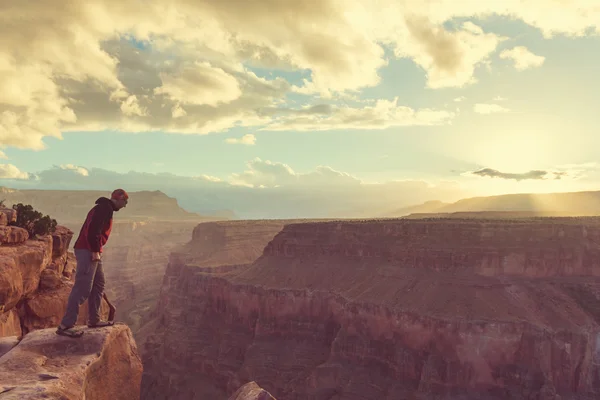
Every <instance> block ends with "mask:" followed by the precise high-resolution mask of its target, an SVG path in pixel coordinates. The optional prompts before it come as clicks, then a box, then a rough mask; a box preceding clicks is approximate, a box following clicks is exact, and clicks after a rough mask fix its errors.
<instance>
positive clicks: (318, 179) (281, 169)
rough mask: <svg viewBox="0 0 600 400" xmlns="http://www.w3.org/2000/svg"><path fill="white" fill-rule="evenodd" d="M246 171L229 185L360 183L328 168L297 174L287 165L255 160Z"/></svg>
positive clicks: (272, 185) (319, 167)
mask: <svg viewBox="0 0 600 400" xmlns="http://www.w3.org/2000/svg"><path fill="white" fill-rule="evenodd" d="M247 166H248V170H246V171H244V172H243V173H241V174H232V175H231V177H230V183H231V184H233V185H243V186H248V187H279V186H337V185H348V184H350V185H355V184H360V183H361V181H360V180H359V179H357V178H355V177H353V176H351V175H350V174H347V173H345V172H340V171H336V170H334V169H333V168H331V167H328V166H318V167H317V168H316V169H315V170H314V171H312V172H308V173H297V172H295V171H294V170H293V169H292V168H291V167H290V166H289V165H287V164H284V163H280V162H272V161H269V160H265V161H263V160H261V159H260V158H255V159H254V160H252V161H250V162H248V163H247Z"/></svg>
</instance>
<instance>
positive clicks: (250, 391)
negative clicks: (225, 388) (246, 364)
mask: <svg viewBox="0 0 600 400" xmlns="http://www.w3.org/2000/svg"><path fill="white" fill-rule="evenodd" d="M229 400H276V399H275V398H274V397H273V396H271V394H270V393H269V392H267V391H266V390H264V389H263V388H261V387H260V386H258V385H257V384H256V382H248V383H246V384H245V385H244V386H242V387H241V388H239V389H238V390H237V391H236V392H235V393H234V394H232V395H231V396H230V397H229Z"/></svg>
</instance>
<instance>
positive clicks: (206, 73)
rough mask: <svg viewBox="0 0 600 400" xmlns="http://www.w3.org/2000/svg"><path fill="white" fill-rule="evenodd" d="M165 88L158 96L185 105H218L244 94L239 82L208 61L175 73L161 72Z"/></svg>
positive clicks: (156, 92)
mask: <svg viewBox="0 0 600 400" xmlns="http://www.w3.org/2000/svg"><path fill="white" fill-rule="evenodd" d="M160 78H161V80H162V83H163V84H162V86H160V87H158V88H156V89H154V93H155V94H166V95H168V96H169V97H170V98H171V99H172V100H174V101H177V102H182V103H184V104H196V105H209V106H213V107H215V106H218V105H219V104H221V103H230V102H232V101H233V100H236V99H238V98H239V97H240V96H241V95H242V91H241V89H240V86H239V82H238V81H237V79H236V78H235V77H234V76H232V75H230V74H228V73H227V72H225V71H224V70H223V69H222V68H215V67H213V66H212V65H211V64H210V63H209V62H195V63H194V64H193V65H190V66H185V67H184V68H183V69H182V70H181V71H177V72H176V73H173V74H166V73H161V74H160Z"/></svg>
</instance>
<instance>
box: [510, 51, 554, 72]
mask: <svg viewBox="0 0 600 400" xmlns="http://www.w3.org/2000/svg"><path fill="white" fill-rule="evenodd" d="M500 58H502V59H505V60H506V59H509V60H512V61H513V62H514V65H515V68H516V69H518V70H519V71H524V70H526V69H529V68H536V67H541V66H542V64H544V61H545V60H546V57H543V56H538V55H535V54H533V53H532V52H531V51H529V50H528V49H527V48H526V47H524V46H517V47H513V48H512V49H510V50H503V51H502V52H501V53H500Z"/></svg>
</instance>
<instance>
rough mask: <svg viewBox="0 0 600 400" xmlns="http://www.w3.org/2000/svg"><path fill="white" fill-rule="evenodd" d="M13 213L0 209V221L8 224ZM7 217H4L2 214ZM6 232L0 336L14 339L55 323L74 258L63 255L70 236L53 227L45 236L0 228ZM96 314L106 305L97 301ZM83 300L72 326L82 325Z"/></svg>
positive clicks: (0, 247) (0, 252)
mask: <svg viewBox="0 0 600 400" xmlns="http://www.w3.org/2000/svg"><path fill="white" fill-rule="evenodd" d="M13 212H14V210H12V209H0V214H2V215H5V217H4V218H0V223H10V222H11V221H14V218H13V217H12V216H13ZM7 215H9V216H10V217H9V218H6V216H7ZM0 230H3V231H4V232H10V234H8V235H6V236H4V237H0V337H14V338H19V337H21V336H22V335H24V334H26V333H28V332H30V331H32V330H36V329H43V328H48V327H51V326H57V325H58V324H59V323H60V319H61V318H62V316H63V314H64V312H65V310H66V306H67V300H68V298H69V293H70V292H71V287H72V286H73V275H74V271H75V268H76V264H77V263H76V261H75V257H74V255H73V254H72V253H70V252H68V247H69V244H70V241H71V238H72V236H73V232H72V231H71V230H69V229H68V228H66V227H64V226H58V227H57V229H56V231H55V232H54V233H53V234H51V235H46V236H42V237H36V238H29V234H28V233H27V231H26V230H24V229H22V228H19V227H15V226H10V225H0ZM101 312H102V315H103V316H104V317H105V318H106V316H107V314H108V305H107V304H106V302H104V301H103V303H102V308H101ZM87 316H88V305H87V301H86V302H85V303H84V304H82V306H81V308H80V313H79V318H78V320H77V322H78V324H85V323H86V320H87Z"/></svg>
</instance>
